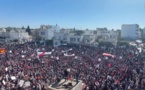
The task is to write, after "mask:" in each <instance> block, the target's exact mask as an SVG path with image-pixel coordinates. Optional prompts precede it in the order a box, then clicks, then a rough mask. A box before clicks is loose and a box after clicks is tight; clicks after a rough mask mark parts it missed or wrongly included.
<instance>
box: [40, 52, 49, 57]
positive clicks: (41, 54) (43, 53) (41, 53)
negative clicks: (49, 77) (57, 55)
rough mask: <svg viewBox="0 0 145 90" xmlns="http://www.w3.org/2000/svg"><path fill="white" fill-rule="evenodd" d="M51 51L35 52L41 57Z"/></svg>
mask: <svg viewBox="0 0 145 90" xmlns="http://www.w3.org/2000/svg"><path fill="white" fill-rule="evenodd" d="M50 54H51V52H37V56H39V57H42V56H44V55H50Z"/></svg>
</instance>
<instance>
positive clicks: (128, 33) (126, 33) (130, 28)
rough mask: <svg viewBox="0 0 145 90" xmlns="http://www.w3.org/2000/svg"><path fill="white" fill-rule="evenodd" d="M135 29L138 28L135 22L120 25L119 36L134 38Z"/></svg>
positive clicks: (135, 34)
mask: <svg viewBox="0 0 145 90" xmlns="http://www.w3.org/2000/svg"><path fill="white" fill-rule="evenodd" d="M137 30H139V25H137V24H124V25H122V27H121V38H125V39H136V38H137V36H138V35H137Z"/></svg>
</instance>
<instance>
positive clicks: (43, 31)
mask: <svg viewBox="0 0 145 90" xmlns="http://www.w3.org/2000/svg"><path fill="white" fill-rule="evenodd" d="M59 30H60V28H59V26H49V27H48V28H45V27H44V26H41V28H40V30H39V36H40V37H41V38H42V39H43V40H51V39H53V37H54V32H57V31H59Z"/></svg>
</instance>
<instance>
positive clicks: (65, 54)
mask: <svg viewBox="0 0 145 90" xmlns="http://www.w3.org/2000/svg"><path fill="white" fill-rule="evenodd" d="M64 56H67V57H71V56H75V54H71V55H68V54H64Z"/></svg>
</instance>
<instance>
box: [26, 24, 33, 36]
mask: <svg viewBox="0 0 145 90" xmlns="http://www.w3.org/2000/svg"><path fill="white" fill-rule="evenodd" d="M26 32H28V34H29V35H31V34H32V33H31V29H30V27H29V26H28V27H27V29H26Z"/></svg>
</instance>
